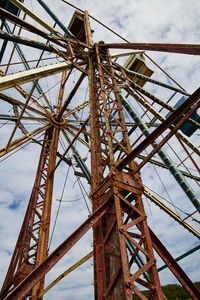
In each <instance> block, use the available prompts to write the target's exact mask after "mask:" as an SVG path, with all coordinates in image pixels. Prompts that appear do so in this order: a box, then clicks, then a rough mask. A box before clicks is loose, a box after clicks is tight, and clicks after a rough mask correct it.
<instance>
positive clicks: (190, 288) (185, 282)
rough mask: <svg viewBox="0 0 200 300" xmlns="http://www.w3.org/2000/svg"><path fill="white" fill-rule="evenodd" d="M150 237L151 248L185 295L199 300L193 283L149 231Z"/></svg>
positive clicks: (199, 293) (198, 293)
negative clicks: (178, 283)
mask: <svg viewBox="0 0 200 300" xmlns="http://www.w3.org/2000/svg"><path fill="white" fill-rule="evenodd" d="M149 230H150V235H151V239H152V243H153V247H154V249H155V250H156V252H157V253H158V255H159V256H160V257H161V258H162V260H163V261H164V262H165V263H166V264H167V266H168V268H169V269H170V270H171V271H172V273H173V274H174V275H175V276H176V278H177V279H178V280H179V282H180V283H181V284H182V286H183V287H184V289H185V290H186V291H187V293H188V294H189V295H190V296H191V297H192V299H194V300H198V299H200V291H199V289H198V288H197V287H196V286H195V285H194V283H193V282H192V281H191V280H190V279H189V277H188V276H187V275H186V273H185V272H184V271H183V269H182V268H181V267H180V266H179V265H178V263H177V262H176V260H175V259H174V258H173V257H172V256H171V254H170V253H169V252H168V251H167V249H166V248H165V246H164V245H163V244H162V243H161V241H160V240H159V239H158V238H157V237H156V235H155V234H154V233H153V231H152V230H151V229H149Z"/></svg>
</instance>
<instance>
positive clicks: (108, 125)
mask: <svg viewBox="0 0 200 300" xmlns="http://www.w3.org/2000/svg"><path fill="white" fill-rule="evenodd" d="M101 45H102V44H101ZM101 45H96V46H95V50H96V55H97V60H96V61H93V63H92V59H91V62H90V68H89V74H90V75H89V76H90V77H89V78H90V102H91V104H90V107H91V110H90V120H91V154H92V178H93V180H92V192H91V195H90V196H91V199H92V203H93V210H94V211H95V210H96V209H97V208H98V206H99V205H100V204H101V201H105V199H106V198H107V197H110V198H111V199H112V206H111V208H110V210H109V211H108V212H107V213H106V214H105V215H104V216H103V218H102V220H100V221H99V222H97V224H96V225H95V227H94V269H95V270H94V274H95V299H96V300H100V299H124V300H125V299H126V300H132V293H133V292H134V293H136V294H137V295H138V296H140V295H141V293H140V292H139V291H138V289H137V288H136V287H135V282H136V281H137V280H140V278H139V277H140V276H142V275H143V273H144V272H146V271H148V272H149V273H150V281H151V284H149V285H148V284H147V282H144V286H145V287H147V286H148V288H149V292H150V293H151V294H152V295H154V299H162V291H161V287H160V283H159V278H158V273H157V269H156V265H155V257H154V254H153V250H152V244H151V240H150V236H149V231H148V226H147V223H146V216H145V213H144V208H143V204H142V198H141V195H142V184H141V179H140V175H139V173H138V172H137V173H136V174H135V175H134V177H133V176H132V175H130V174H125V173H122V172H119V171H117V169H116V165H117V163H118V160H119V159H120V158H121V157H122V156H124V155H128V153H130V152H131V147H130V142H129V138H128V133H127V128H126V124H125V120H124V115H123V111H122V104H121V101H120V97H119V88H118V83H117V81H116V78H115V72H114V67H113V65H112V61H111V58H110V54H109V51H108V50H102V47H101ZM95 63H96V72H94V64H95ZM102 119H103V120H105V122H102ZM129 167H130V168H131V170H134V169H135V168H137V165H136V164H135V162H133V161H131V162H130V164H129ZM108 170H109V171H110V173H109V174H110V175H109V176H108V177H107V172H108ZM126 197H127V199H126ZM129 201H130V202H133V205H131V204H130V206H129V210H127V208H125V210H124V207H125V205H124V204H122V202H128V203H129ZM130 208H132V210H131V211H130ZM127 212H128V216H127V217H128V219H130V218H131V216H135V217H136V220H135V221H134V222H135V223H134V222H133V223H130V224H129V225H127V224H126V226H128V228H130V227H131V228H132V227H134V226H136V227H137V231H138V230H140V231H141V234H140V235H139V236H140V237H142V240H141V241H140V245H139V244H138V243H137V242H135V244H136V245H137V247H138V250H137V251H142V253H143V254H144V255H145V256H146V260H147V263H146V264H145V266H144V268H143V269H144V271H143V269H142V268H138V267H137V268H136V271H135V273H134V274H131V265H130V264H129V259H128V255H130V253H129V251H128V249H127V245H126V239H127V238H128V233H127V232H126V229H125V227H124V226H125V224H124V218H123V215H124V214H127ZM140 214H142V218H140ZM138 215H139V216H138ZM129 238H130V237H129ZM141 245H142V246H141ZM143 247H144V249H143Z"/></svg>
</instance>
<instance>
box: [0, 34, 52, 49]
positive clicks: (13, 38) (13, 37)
mask: <svg viewBox="0 0 200 300" xmlns="http://www.w3.org/2000/svg"><path fill="white" fill-rule="evenodd" d="M0 38H1V39H3V40H6V41H11V42H14V43H19V44H22V45H25V46H30V47H32V48H37V49H41V50H44V51H47V52H55V49H54V48H53V47H51V46H46V45H45V44H42V43H39V42H36V41H33V40H30V39H27V38H21V37H19V36H17V35H14V34H11V33H6V32H3V31H0Z"/></svg>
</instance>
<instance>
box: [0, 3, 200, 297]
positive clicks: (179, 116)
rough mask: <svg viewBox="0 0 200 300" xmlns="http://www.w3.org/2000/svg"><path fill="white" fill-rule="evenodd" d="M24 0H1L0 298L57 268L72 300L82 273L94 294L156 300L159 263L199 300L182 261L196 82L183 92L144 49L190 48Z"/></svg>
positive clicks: (36, 290)
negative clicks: (98, 30) (103, 35)
mask: <svg viewBox="0 0 200 300" xmlns="http://www.w3.org/2000/svg"><path fill="white" fill-rule="evenodd" d="M35 5H36V7H34V9H33V7H32V5H30V4H29V3H28V2H27V1H18V0H10V1H3V2H2V4H1V5H0V17H1V31H0V38H1V50H0V99H1V112H0V122H1V124H0V132H1V135H0V142H1V145H0V147H1V148H0V162H1V165H2V168H1V170H2V174H3V175H2V176H1V178H2V179H1V182H2V184H1V190H2V195H3V197H2V200H1V201H2V202H1V204H2V214H3V217H4V219H5V220H2V224H4V225H2V228H3V230H4V229H5V227H4V226H5V224H6V225H7V231H6V232H7V234H8V236H6V235H7V234H5V233H4V234H3V243H4V245H5V246H3V247H2V253H3V257H5V263H7V261H8V258H9V259H10V264H9V266H8V267H7V270H8V271H7V273H6V274H4V278H5V279H4V281H3V286H2V290H1V294H0V299H42V298H43V297H44V298H45V294H46V293H47V292H48V291H49V290H50V289H51V287H53V286H54V285H55V283H57V282H60V280H61V279H63V278H64V277H65V276H66V275H68V278H71V282H74V288H73V292H72V290H71V289H70V287H69V286H68V283H67V285H66V290H65V291H64V292H62V293H60V291H58V294H57V296H56V297H57V298H58V299H62V297H63V294H64V295H65V296H66V297H69V298H67V299H72V298H70V297H73V298H74V299H80V298H81V293H82V292H81V289H82V288H81V287H79V288H76V287H77V286H82V287H85V286H87V285H88V282H90V286H91V289H92V286H93V285H94V298H95V299H98V300H100V299H126V300H131V299H133V295H135V296H137V297H138V298H139V299H164V298H165V295H164V294H163V292H162V289H161V284H163V282H164V281H165V279H166V276H169V275H168V273H164V272H169V271H168V270H170V271H171V272H172V274H173V275H174V276H175V277H176V279H177V280H178V281H179V282H180V284H181V285H182V286H183V287H184V288H185V290H186V291H187V293H188V294H189V295H190V297H192V299H199V297H200V291H199V290H198V289H197V287H196V286H195V285H194V283H193V281H194V279H193V278H191V279H189V277H190V276H189V275H190V274H189V273H190V271H189V270H188V272H187V269H188V268H187V267H186V266H185V265H184V260H187V258H188V257H189V255H190V254H192V255H196V253H197V251H198V250H199V249H200V246H199V244H198V239H199V237H200V232H199V230H198V227H199V210H200V203H199V195H200V193H199V184H200V183H199V182H200V176H199V173H200V169H199V154H200V150H199V142H198V136H199V128H200V115H199V114H198V109H199V105H200V101H199V99H200V89H197V90H196V91H194V92H192V93H188V92H187V91H186V90H185V89H184V88H183V87H182V86H181V85H180V84H179V83H178V82H176V81H175V80H174V79H173V78H172V77H171V76H170V74H168V72H167V71H166V70H165V69H163V67H162V66H161V64H158V63H157V62H156V61H155V60H154V59H153V58H152V57H151V55H150V54H149V52H150V51H155V52H158V53H160V55H163V53H167V55H169V56H170V55H173V53H176V54H177V57H178V55H181V54H182V55H183V54H184V55H185V56H187V55H199V54H200V46H199V45H196V44H187V45H186V44H164V43H131V42H129V41H128V40H126V39H124V38H123V37H121V36H119V34H117V33H115V32H113V30H112V33H114V34H116V35H118V38H121V39H123V42H122V43H121V42H118V43H107V42H104V41H101V40H100V41H99V40H98V41H97V42H96V41H94V35H95V32H94V35H93V30H92V29H91V25H90V23H92V24H93V22H98V23H100V24H98V23H97V24H98V26H104V30H108V31H109V30H111V29H110V28H108V27H107V26H105V25H104V24H102V23H101V22H99V21H98V20H97V19H95V18H94V17H92V16H90V15H89V13H88V12H87V11H82V10H81V9H79V8H77V7H75V6H74V5H71V4H70V3H68V2H67V1H65V0H62V7H63V9H64V8H65V9H66V7H68V8H69V7H70V9H71V7H72V8H73V14H71V20H70V19H69V20H70V21H69V24H68V25H66V24H65V23H64V22H63V21H61V19H60V17H59V16H58V15H57V14H55V12H54V11H52V10H51V9H50V4H48V5H47V4H46V2H44V1H42V0H38V1H37V3H35ZM74 9H75V11H74ZM37 11H38V13H37ZM41 12H42V13H41ZM70 12H72V10H70ZM94 24H96V23H94ZM95 26H96V25H95ZM145 51H147V52H145ZM153 53H154V52H153ZM177 59H178V58H177ZM195 59H198V56H196V57H195ZM183 69H184V68H183ZM7 213H10V215H9V217H8V219H7V220H6V218H7V215H6V214H7ZM22 213H24V218H23V220H21V223H22V225H21V229H19V228H17V226H15V222H17V223H20V219H21V215H22ZM15 218H16V219H15ZM15 227H16V228H15ZM3 230H2V231H3ZM13 232H14V234H13ZM13 235H15V237H16V241H13V240H12V241H10V240H9V239H10V236H12V237H13ZM6 238H8V239H7V240H6ZM183 239H187V240H188V242H185V243H184V244H185V247H184V249H182V243H181V241H182V242H183ZM15 243H16V244H15ZM11 244H12V248H13V249H14V250H13V254H12V255H11V253H10V252H11ZM179 245H181V246H180V248H179ZM7 249H9V250H7ZM177 253H179V255H177ZM174 254H175V257H173V256H174ZM192 255H191V256H190V257H192ZM61 259H62V260H61ZM178 260H179V261H180V265H179V264H178V263H177V261H178ZM187 263H189V264H190V263H191V260H190V261H187ZM193 263H194V266H195V261H193ZM196 263H198V262H196ZM3 264H4V262H3ZM91 265H92V266H93V268H92V267H91ZM56 266H58V269H57V270H56ZM84 266H86V267H84ZM194 266H193V268H194ZM3 268H4V269H6V267H5V265H4V267H3ZM75 269H77V270H75ZM163 269H165V271H163V274H164V275H162V272H161V271H162V270H163ZM64 270H65V271H64ZM72 271H73V272H72ZM5 272H6V271H5ZM59 272H60V273H62V274H61V275H59V274H60V273H59ZM187 273H188V274H187ZM55 274H57V275H55ZM58 275H59V277H57V276H58ZM79 276H80V277H79ZM162 276H163V277H162ZM56 277H57V279H56ZM159 278H160V279H159ZM63 280H64V279H63ZM52 281H53V282H52ZM50 282H52V283H51V284H50ZM86 282H87V283H86ZM91 282H92V284H91ZM59 284H60V283H59ZM67 287H68V288H67ZM55 289H56V288H55ZM91 289H90V290H91ZM52 290H54V289H52ZM73 293H74V295H76V296H73ZM89 293H91V292H89ZM47 295H48V294H47ZM90 295H91V294H90ZM75 297H78V298H75ZM151 297H152V298H151ZM54 298H55V295H54Z"/></svg>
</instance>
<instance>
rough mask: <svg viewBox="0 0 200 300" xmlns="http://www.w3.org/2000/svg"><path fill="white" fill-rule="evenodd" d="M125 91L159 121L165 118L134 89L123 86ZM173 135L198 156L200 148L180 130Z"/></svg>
mask: <svg viewBox="0 0 200 300" xmlns="http://www.w3.org/2000/svg"><path fill="white" fill-rule="evenodd" d="M125 90H126V91H127V93H128V94H129V95H131V96H132V97H133V98H134V99H136V100H137V101H138V102H139V103H140V104H142V106H144V107H145V108H146V109H147V111H149V112H151V113H152V114H153V115H154V116H155V117H156V118H158V119H159V120H160V121H161V122H164V121H165V120H166V118H165V117H163V116H162V115H161V114H160V113H159V112H158V111H157V110H156V109H155V108H154V107H153V106H152V105H151V104H149V102H148V101H147V100H146V99H144V98H143V97H141V96H140V95H139V94H138V93H137V92H136V91H134V90H133V89H132V88H131V87H129V88H125ZM175 135H177V136H178V137H179V138H180V139H181V140H182V141H184V142H185V144H186V145H187V146H189V147H190V148H191V149H192V150H193V151H194V152H195V153H196V154H197V155H198V156H200V149H199V148H198V147H196V146H195V145H194V144H193V143H192V142H191V141H190V140H189V139H188V138H187V137H186V135H185V134H183V133H182V132H181V131H180V130H178V131H177V132H176V133H175Z"/></svg>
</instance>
